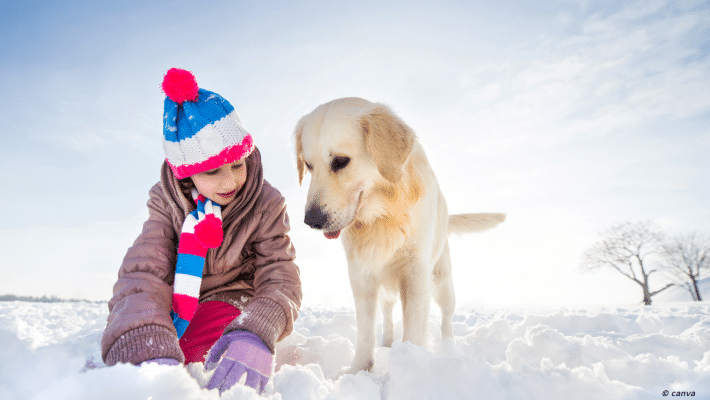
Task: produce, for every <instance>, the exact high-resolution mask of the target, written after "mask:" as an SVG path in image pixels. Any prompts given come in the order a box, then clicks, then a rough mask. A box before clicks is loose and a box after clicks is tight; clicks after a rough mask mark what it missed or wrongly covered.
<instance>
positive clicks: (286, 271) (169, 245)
mask: <svg viewBox="0 0 710 400" xmlns="http://www.w3.org/2000/svg"><path fill="white" fill-rule="evenodd" d="M246 164H247V181H246V183H245V184H244V186H243V187H242V189H241V190H240V192H239V194H238V196H237V198H235V199H234V200H233V201H232V202H230V203H229V204H228V205H226V206H224V207H223V208H222V219H223V229H224V240H223V242H222V245H221V246H220V247H219V248H216V249H209V251H208V252H207V256H206V257H205V266H204V271H203V277H202V284H201V287H200V298H199V300H200V302H205V301H213V300H218V301H224V302H228V303H230V304H232V305H234V306H235V307H238V308H239V309H240V310H241V311H242V314H241V316H240V317H239V318H237V319H235V320H234V321H233V322H232V323H231V324H230V325H228V326H227V328H226V329H225V331H224V333H227V332H230V331H233V330H247V331H250V332H253V333H254V334H256V335H257V336H259V337H260V338H261V339H262V340H263V341H264V343H265V344H266V345H267V346H268V347H269V349H270V350H271V351H272V352H274V346H275V343H276V342H277V341H279V340H281V339H283V338H284V337H286V336H287V335H288V334H289V333H290V332H291V331H292V329H293V321H294V320H295V319H296V318H297V317H298V311H299V308H300V304H301V282H300V278H299V270H298V267H297V266H296V264H295V263H294V259H295V256H296V255H295V250H294V248H293V245H292V244H291V240H290V239H289V236H288V231H289V220H288V215H287V214H286V205H285V200H284V198H283V196H281V194H280V193H279V191H278V190H276V189H275V188H273V187H272V186H271V185H269V183H268V182H266V181H265V180H264V179H263V169H262V165H261V157H260V154H259V151H258V149H255V150H254V152H253V153H252V154H251V155H250V156H249V157H248V158H247V163H246ZM190 184H191V183H184V181H183V182H179V181H178V180H177V179H176V178H175V176H174V175H173V173H172V171H171V170H170V167H169V166H168V165H167V164H166V163H163V166H162V170H161V178H160V182H159V183H157V184H156V185H155V186H153V188H152V189H151V190H150V192H149V196H150V197H149V200H148V210H149V217H148V220H147V221H146V222H145V223H144V225H143V231H142V233H141V234H140V235H139V236H138V238H137V239H136V241H135V242H134V244H133V246H132V247H131V248H129V249H128V252H127V253H126V256H125V257H124V259H123V264H122V265H121V268H120V270H119V272H118V281H117V282H116V284H115V285H114V288H113V298H112V299H111V300H110V301H109V304H108V307H109V316H108V323H107V326H106V330H105V332H104V335H103V337H102V339H101V353H102V357H103V359H104V362H105V363H106V365H114V364H116V363H118V362H124V363H129V362H130V363H133V364H138V363H141V362H143V361H145V360H148V359H152V358H158V357H171V358H174V359H176V360H178V361H180V362H183V361H184V356H183V354H182V351H181V350H180V346H179V343H178V338H177V333H176V331H175V327H174V326H173V322H172V319H171V317H170V310H171V307H172V283H173V279H174V276H175V263H176V260H177V246H178V238H179V236H180V231H181V230H182V224H183V221H184V220H185V217H186V216H187V215H188V214H189V213H190V212H191V211H192V210H194V209H195V204H194V202H193V201H192V199H191V197H190V196H189V185H190Z"/></svg>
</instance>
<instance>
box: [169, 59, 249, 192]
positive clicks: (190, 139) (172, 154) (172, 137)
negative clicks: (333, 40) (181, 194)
mask: <svg viewBox="0 0 710 400" xmlns="http://www.w3.org/2000/svg"><path fill="white" fill-rule="evenodd" d="M161 86H162V90H163V93H165V95H166V98H165V103H164V113H163V136H164V139H165V140H164V141H163V148H164V149H165V158H166V161H167V163H168V164H169V165H170V168H171V169H172V171H173V174H174V175H175V177H176V178H178V179H183V178H187V177H189V176H191V175H194V174H198V173H200V172H204V171H209V170H211V169H215V168H219V167H221V166H222V165H224V164H228V163H232V162H235V161H238V160H241V159H243V158H245V157H247V156H249V154H251V152H252V151H253V150H254V140H253V138H252V136H251V134H250V133H249V132H248V131H247V130H246V129H245V128H244V126H242V122H241V120H240V119H239V115H238V114H237V112H236V111H235V110H234V107H232V105H231V104H230V103H229V102H228V101H227V100H226V99H224V98H223V97H222V96H220V95H218V94H217V93H214V92H210V91H208V90H205V89H200V87H199V86H198V84H197V79H196V78H195V76H194V75H193V74H192V72H190V71H186V70H184V69H179V68H171V69H170V70H168V72H167V73H166V74H165V77H164V78H163V83H162V85H161Z"/></svg>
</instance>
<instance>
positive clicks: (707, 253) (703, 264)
mask: <svg viewBox="0 0 710 400" xmlns="http://www.w3.org/2000/svg"><path fill="white" fill-rule="evenodd" d="M663 255H664V258H665V264H664V269H665V270H666V271H668V272H669V273H670V274H672V275H673V276H674V277H675V280H676V283H677V284H678V285H679V286H682V287H684V288H686V289H687V290H688V292H690V295H691V296H692V297H693V300H695V301H703V298H702V296H701V295H700V289H699V288H698V281H700V280H701V279H702V277H701V275H703V276H704V275H705V274H707V273H708V272H710V238H708V236H705V235H701V234H698V233H692V234H689V235H684V236H677V237H674V238H673V239H671V240H669V241H667V242H666V243H664V244H663Z"/></svg>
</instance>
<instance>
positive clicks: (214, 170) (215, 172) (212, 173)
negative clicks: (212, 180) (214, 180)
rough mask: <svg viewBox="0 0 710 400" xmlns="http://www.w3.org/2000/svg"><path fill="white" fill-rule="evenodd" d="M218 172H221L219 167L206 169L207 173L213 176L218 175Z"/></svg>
mask: <svg viewBox="0 0 710 400" xmlns="http://www.w3.org/2000/svg"><path fill="white" fill-rule="evenodd" d="M217 172H219V170H218V169H212V170H209V171H205V175H209V176H213V175H217Z"/></svg>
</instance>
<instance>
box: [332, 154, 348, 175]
mask: <svg viewBox="0 0 710 400" xmlns="http://www.w3.org/2000/svg"><path fill="white" fill-rule="evenodd" d="M348 163H350V159H349V158H348V157H335V158H334V159H333V161H332V162H331V163H330V169H331V170H332V171H333V172H338V171H340V170H341V169H343V168H345V167H347V166H348Z"/></svg>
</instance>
